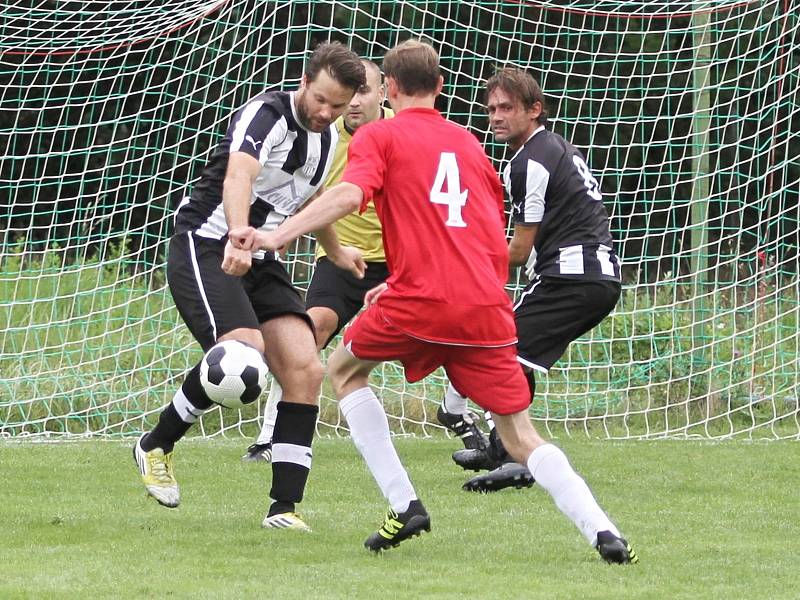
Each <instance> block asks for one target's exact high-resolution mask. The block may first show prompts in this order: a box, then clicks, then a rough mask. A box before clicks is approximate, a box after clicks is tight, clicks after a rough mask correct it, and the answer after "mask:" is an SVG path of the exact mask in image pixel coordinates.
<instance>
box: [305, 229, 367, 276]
mask: <svg viewBox="0 0 800 600" xmlns="http://www.w3.org/2000/svg"><path fill="white" fill-rule="evenodd" d="M314 237H316V238H317V243H319V244H322V247H323V248H325V254H327V255H328V260H330V261H331V262H332V263H333V264H334V265H336V266H337V267H339V268H340V269H344V270H345V271H350V272H351V273H352V274H353V275H354V276H355V277H356V278H358V279H363V278H364V272H365V271H366V269H367V263H365V262H364V257H363V256H362V254H361V250H359V249H358V248H354V247H352V246H342V245H341V244H340V243H339V236H338V235H336V230H335V229H334V228H333V225H326V226H325V227H323V228H322V229H317V230H316V231H315V232H314Z"/></svg>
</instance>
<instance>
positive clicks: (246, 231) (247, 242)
mask: <svg viewBox="0 0 800 600" xmlns="http://www.w3.org/2000/svg"><path fill="white" fill-rule="evenodd" d="M257 233H258V231H257V230H256V229H255V228H253V227H250V226H249V225H244V226H242V227H234V228H233V229H231V230H230V231H228V241H229V242H230V243H231V245H232V246H233V247H234V248H238V249H239V250H247V251H252V250H258V248H256V247H255V242H256V234H257Z"/></svg>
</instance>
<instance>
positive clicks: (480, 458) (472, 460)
mask: <svg viewBox="0 0 800 600" xmlns="http://www.w3.org/2000/svg"><path fill="white" fill-rule="evenodd" d="M453 462H454V463H456V464H457V465H458V466H459V467H461V468H462V469H464V470H465V471H491V470H492V469H496V468H497V467H499V466H501V465H502V464H503V462H502V461H500V460H497V459H496V458H494V457H493V456H492V453H491V452H490V451H489V450H456V451H455V452H453Z"/></svg>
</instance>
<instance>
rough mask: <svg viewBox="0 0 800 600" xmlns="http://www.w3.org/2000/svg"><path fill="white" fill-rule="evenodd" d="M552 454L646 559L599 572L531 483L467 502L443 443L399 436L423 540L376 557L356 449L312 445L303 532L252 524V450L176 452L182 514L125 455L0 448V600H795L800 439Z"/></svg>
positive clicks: (227, 447) (76, 446) (261, 500)
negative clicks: (368, 540) (428, 520)
mask: <svg viewBox="0 0 800 600" xmlns="http://www.w3.org/2000/svg"><path fill="white" fill-rule="evenodd" d="M559 443H560V445H561V446H562V447H563V448H564V449H565V450H566V452H567V454H568V455H569V456H570V458H571V460H572V462H573V464H575V465H576V467H577V468H578V470H579V471H580V472H582V473H583V474H584V475H585V476H586V478H587V480H588V482H589V484H590V485H591V487H592V488H593V490H594V491H595V493H596V494H597V496H598V498H599V499H600V501H601V504H602V505H603V506H604V507H605V508H606V509H607V511H608V512H609V513H610V515H611V516H612V517H613V518H614V519H615V520H616V521H617V522H618V523H619V525H620V526H621V527H622V529H623V531H624V533H625V534H626V535H627V536H628V537H629V539H630V540H631V541H632V542H633V543H634V544H635V546H636V549H637V551H638V553H639V556H640V558H641V562H640V563H639V564H638V565H636V566H634V567H618V566H609V565H606V564H604V563H602V562H601V561H600V559H599V557H598V556H597V555H596V553H595V552H594V551H593V550H592V549H591V548H589V547H588V545H586V543H585V542H584V540H583V538H582V537H581V536H580V535H579V533H578V531H577V530H576V529H575V528H574V527H573V526H572V525H571V524H570V523H568V522H567V520H566V519H564V518H563V517H562V516H561V515H560V514H559V513H558V512H557V510H556V509H555V507H554V505H553V504H552V502H551V501H550V499H549V497H548V496H547V495H546V493H545V492H543V491H542V490H541V489H539V488H538V487H536V486H535V487H534V488H531V489H528V490H520V491H517V490H505V491H503V492H500V493H497V494H493V495H487V496H481V495H473V494H467V493H465V492H462V491H460V489H459V487H460V484H461V483H462V482H463V481H464V479H465V477H466V474H465V473H463V472H461V471H460V470H458V469H457V468H456V467H455V466H454V465H453V464H452V463H451V462H450V459H449V457H448V455H449V453H450V451H451V450H452V449H454V448H455V447H456V442H455V441H454V440H440V439H399V440H397V445H398V448H399V451H400V454H401V456H402V457H403V458H404V461H405V463H406V465H407V466H408V467H409V471H410V473H411V476H412V479H413V480H414V482H415V484H416V486H417V489H418V491H419V493H420V495H421V497H422V498H423V500H424V502H425V503H426V505H427V507H428V510H429V512H430V513H431V515H432V520H433V530H432V532H431V533H430V534H425V535H423V536H422V537H421V538H416V539H413V540H411V541H409V542H405V543H403V544H401V546H400V547H399V548H397V549H395V550H392V551H390V552H388V553H385V554H384V555H383V556H378V557H376V556H371V555H370V554H369V553H367V552H366V551H365V550H364V549H363V548H362V546H361V544H362V542H363V540H364V538H365V537H366V536H367V535H368V534H369V533H370V532H371V530H372V529H373V528H374V527H376V526H377V525H378V524H379V522H380V520H381V518H382V515H383V513H384V511H385V504H384V502H383V500H382V498H380V495H379V493H378V491H377V489H376V487H375V485H374V483H373V481H372V479H371V478H370V476H369V474H368V472H367V470H366V467H365V466H364V464H363V462H362V461H361V459H360V458H359V457H358V455H357V453H356V451H355V449H354V447H353V445H352V443H351V442H349V441H348V440H334V439H322V440H318V441H317V442H316V446H315V465H314V469H313V471H312V474H311V478H310V482H309V487H308V493H307V496H306V499H305V501H304V502H303V504H302V514H303V515H304V517H305V518H306V520H307V521H308V522H309V524H310V525H311V526H312V527H313V528H314V533H312V534H300V533H294V532H286V531H278V532H275V531H273V532H268V531H265V530H262V529H261V528H260V526H259V525H260V521H261V519H262V517H263V513H264V512H265V509H266V507H267V504H268V500H267V491H268V485H269V476H270V471H269V469H268V468H265V467H264V466H262V465H252V464H243V463H241V462H240V461H239V456H240V454H241V452H242V450H243V449H244V446H245V445H246V441H245V440H243V439H242V440H228V441H224V440H223V441H216V440H215V441H185V442H183V443H181V444H180V445H179V446H178V451H177V452H176V460H177V475H178V478H179V481H180V482H181V485H182V492H183V503H182V505H181V506H180V508H178V509H176V510H169V509H165V508H163V507H160V506H158V505H157V504H156V503H155V502H153V501H151V500H148V499H146V498H145V496H144V491H143V489H142V488H141V484H140V481H139V478H138V473H137V471H136V469H135V466H134V464H133V461H132V459H131V456H130V442H125V443H121V442H117V441H113V442H109V441H105V442H104V441H91V442H67V443H57V444H51V443H21V442H0V464H2V465H3V480H4V484H3V485H2V486H1V487H0V505H2V506H3V514H2V517H0V522H2V523H3V525H2V533H3V540H2V543H1V544H0V572H1V573H2V576H0V597H2V598H75V597H90V598H94V597H110V596H114V597H116V598H165V597H168V598H171V597H174V598H221V597H227V598H289V599H291V598H298V599H303V600H308V599H312V598H382V597H390V598H393V599H397V598H434V597H435V598H459V599H461V598H523V597H526V598H565V599H566V598H569V599H571V598H726V599H728V598H744V597H758V598H796V597H797V590H798V588H797V567H798V564H797V556H798V554H800V541H799V540H800V521H798V518H797V516H798V512H797V482H798V480H800V444H797V443H792V442H772V443H746V442H726V443H719V444H712V443H701V442H688V441H658V442H625V443H622V442H608V441H592V440H585V439H566V440H561V441H560V442H559Z"/></svg>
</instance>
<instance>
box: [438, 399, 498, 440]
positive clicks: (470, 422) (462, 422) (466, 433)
mask: <svg viewBox="0 0 800 600" xmlns="http://www.w3.org/2000/svg"><path fill="white" fill-rule="evenodd" d="M436 418H437V419H438V420H439V423H441V424H442V425H444V426H445V427H447V428H448V429H449V430H450V431H452V432H453V433H455V434H456V435H457V436H458V437H460V438H461V441H462V442H463V443H464V448H466V449H467V450H484V449H486V448H488V447H489V438H487V437H486V434H485V433H483V432H482V431H481V430H480V427H478V423H479V422H480V417H479V416H478V415H476V414H475V413H474V412H472V411H471V410H468V411H466V412H465V413H464V414H463V415H457V414H454V413H449V412H447V411H445V409H444V407H443V406H442V405H441V404H440V405H439V410H437V411H436Z"/></svg>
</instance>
